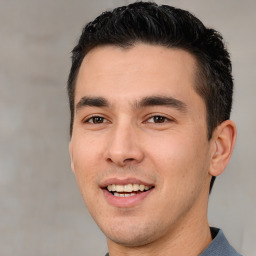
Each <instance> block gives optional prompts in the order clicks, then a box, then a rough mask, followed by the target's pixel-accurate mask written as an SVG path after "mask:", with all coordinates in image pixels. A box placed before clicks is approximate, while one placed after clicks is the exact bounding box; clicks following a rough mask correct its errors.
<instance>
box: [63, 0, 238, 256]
mask: <svg viewBox="0 0 256 256" xmlns="http://www.w3.org/2000/svg"><path fill="white" fill-rule="evenodd" d="M232 91H233V82H232V75H231V63H230V59H229V54H228V52H227V50H226V49H225V47H224V44H223V42H222V37H221V36H220V34H219V33H218V32H216V31H215V30H213V29H208V28H205V26H204V25H203V24H202V23H201V22H200V21H199V20H198V19H197V18H195V17H194V16H193V15H191V14H190V13H189V12H186V11H184V10H180V9H175V8H173V7H170V6H165V5H163V6H158V5H156V4H155V3H143V2H138V3H134V4H130V5H128V6H124V7H120V8H117V9H115V10H113V11H112V12H105V13H103V14H102V15H100V16H99V17H97V18H96V19H95V20H94V21H92V22H90V23H89V24H88V25H87V26H85V28H84V30H83V32H82V35H81V37H80V40H79V42H78V44H77V46H76V47H75V48H74V50H73V56H72V67H71V71H70V75H69V80H68V94H69V100H70V109H71V124H70V135H71V140H70V146H69V150H70V156H71V165H72V170H73V172H74V173H75V176H76V179H77V182H78V185H79V188H80V191H81V194H82V196H83V198H84V201H85V203H86V205H87V207H88V210H89V212H90V213H91V215H92V217H93V218H94V220H95V222H96V223H97V224H98V226H99V227H100V229H101V230H102V231H103V233H104V234H105V235H106V238H107V243H108V249H109V255H110V256H117V255H118V256H120V255H174V256H175V255H178V256H183V255H190V256H193V255H203V256H206V255H239V254H238V253H237V252H236V251H235V250H234V249H233V248H232V247H231V246H230V245H229V243H228V242H227V240H226V238H225V236H224V234H223V232H222V231H221V230H219V229H216V228H210V227H209V224H208V221H207V205H208V198H209V191H210V190H211V187H212V185H213V183H214V179H215V177H216V176H218V175H220V174H221V173H222V172H223V171H224V169H225V167H226V166H227V163H228V161H229V159H230V157H231V153H232V150H233V147H234V143H235V138H236V128H235V125H234V123H233V122H232V121H231V120H229V117H230V111H231V105H232Z"/></svg>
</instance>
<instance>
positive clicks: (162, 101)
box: [76, 96, 187, 112]
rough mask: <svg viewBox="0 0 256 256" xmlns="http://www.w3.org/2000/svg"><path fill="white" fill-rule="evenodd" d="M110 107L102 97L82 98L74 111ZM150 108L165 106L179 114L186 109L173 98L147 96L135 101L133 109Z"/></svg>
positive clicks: (182, 103)
mask: <svg viewBox="0 0 256 256" xmlns="http://www.w3.org/2000/svg"><path fill="white" fill-rule="evenodd" d="M86 106H89V107H110V103H109V102H108V101H107V99H105V98H103V97H87V96H85V97H82V98H81V99H80V101H79V102H78V103H77V104H76V110H79V109H81V108H83V107H86ZM150 106H167V107H172V108H176V109H177V110H179V111H181V112H185V111H186V109H187V105H186V104H185V103H184V102H182V101H180V100H178V99H175V98H173V97H168V96H148V97H144V98H142V99H141V100H139V101H135V104H134V108H136V109H139V108H144V107H150Z"/></svg>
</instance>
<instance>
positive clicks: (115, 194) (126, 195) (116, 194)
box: [114, 192, 136, 197]
mask: <svg viewBox="0 0 256 256" xmlns="http://www.w3.org/2000/svg"><path fill="white" fill-rule="evenodd" d="M135 195H136V194H135V193H131V194H119V193H117V192H115V193H114V196H117V197H129V196H135Z"/></svg>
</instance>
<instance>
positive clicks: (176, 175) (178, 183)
mask: <svg viewBox="0 0 256 256" xmlns="http://www.w3.org/2000/svg"><path fill="white" fill-rule="evenodd" d="M156 145H157V146H156ZM146 148H147V149H148V155H150V158H151V161H152V162H153V164H154V168H155V169H156V170H157V171H158V172H159V174H160V176H161V177H162V182H163V183H165V184H166V186H168V187H170V184H171V186H172V187H175V188H182V189H189V186H191V185H190V184H198V183H199V182H200V180H202V178H204V176H206V174H207V171H206V170H207V169H208V167H207V166H208V163H207V159H208V157H207V156H206V151H207V150H208V146H207V143H204V142H203V141H202V140H200V139H198V138H193V137H189V136H188V137H187V136H186V137H185V136H184V135H183V136H178V135H177V134H176V136H166V137H165V138H164V139H161V140H159V138H158V140H157V141H152V145H151V146H150V145H148V146H147V147H146ZM204 173H205V175H203V174H204Z"/></svg>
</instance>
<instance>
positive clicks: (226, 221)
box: [0, 0, 256, 256]
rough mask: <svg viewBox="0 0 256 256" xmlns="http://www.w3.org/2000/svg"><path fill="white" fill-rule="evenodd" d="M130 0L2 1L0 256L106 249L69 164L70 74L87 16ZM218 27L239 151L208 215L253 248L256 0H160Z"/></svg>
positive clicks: (240, 244)
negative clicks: (229, 71) (227, 58)
mask: <svg viewBox="0 0 256 256" xmlns="http://www.w3.org/2000/svg"><path fill="white" fill-rule="evenodd" d="M130 2H132V1H121V0H120V1H118V0H104V1H103V0H102V1H100V0H94V1H89V0H73V1H71V0H61V1H60V0H54V1H52V0H30V1H29V0H16V1H15V0H8V1H4V0H2V1H0V199H1V203H0V255H3V256H11V255H18V256H34V255H37V256H40V255H42V256H48V255H49V256H50V255H54V256H58V255H61V256H68V255H72V256H78V255H90V256H96V255H104V253H105V252H106V251H107V247H106V243H105V238H104V236H103V235H102V234H101V232H100V231H99V229H98V228H97V226H96V225H95V224H94V222H93V220H92V219H91V217H90V216H89V214H88V212H87V210H86V207H85V206H84V203H83V201H82V199H81V196H80V194H79V191H78V188H77V185H76V182H75V178H74V176H73V173H72V172H71V170H70V161H69V155H68V141H69V135H68V129H69V109H68V100H67V96H66V80H67V76H68V72H69V68H70V56H71V55H70V51H71V50H72V48H73V47H74V45H75V43H76V41H77V39H78V37H79V35H80V32H81V29H82V27H83V26H84V24H85V23H86V22H88V21H90V20H91V19H93V18H94V17H96V15H98V14H100V13H101V12H102V11H104V10H106V9H109V8H112V7H115V6H120V5H123V4H125V3H130ZM157 2H158V3H165V4H170V5H174V6H177V7H181V8H185V9H187V10H189V11H191V12H192V13H194V14H195V15H196V16H198V17H199V18H200V19H201V20H202V21H203V22H204V23H205V25H207V26H211V27H214V28H215V29H217V30H219V31H220V32H221V33H222V34H223V36H224V39H225V41H226V42H227V45H228V48H229V50H230V52H231V58H232V61H233V71H234V72H233V73H234V82H235V94H234V107H233V113H232V119H233V120H234V121H235V122H236V123H237V127H238V139H237V145H236V149H235V151H234V154H233V157H232V159H231V162H230V164H229V167H228V168H227V170H226V172H225V173H224V174H223V175H222V176H221V177H218V178H217V180H216V183H215V186H214V189H213V193H212V195H211V197H210V205H209V219H210V223H211V225H213V226H218V227H221V228H222V229H223V230H224V233H225V234H226V235H227V237H228V239H229V240H230V242H231V243H232V244H233V245H234V247H235V248H236V249H238V250H239V251H240V252H242V253H243V254H244V255H247V256H255V255H256V243H255V230H256V221H255V216H256V203H255V202H256V199H255V198H256V190H255V180H256V172H255V157H256V154H255V153H256V136H255V131H256V115H255V108H256V100H255V95H256V86H255V81H256V62H255V57H256V54H255V53H256V47H255V41H256V32H255V31H256V30H255V25H256V15H255V10H256V1H253V0H251V1H250V0H246V1H241V0H240V1H231V0H222V1H213V0H212V1H209V0H194V1H182V0H180V1H157Z"/></svg>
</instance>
